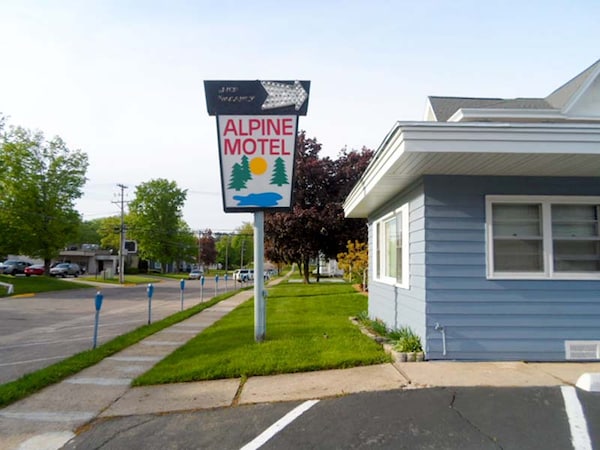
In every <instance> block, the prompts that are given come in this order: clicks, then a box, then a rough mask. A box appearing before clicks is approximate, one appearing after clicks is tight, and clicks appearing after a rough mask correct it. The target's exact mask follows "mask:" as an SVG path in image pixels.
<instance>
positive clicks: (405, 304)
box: [369, 185, 425, 342]
mask: <svg viewBox="0 0 600 450" xmlns="http://www.w3.org/2000/svg"><path fill="white" fill-rule="evenodd" d="M407 202H408V203H409V230H410V233H409V241H410V242H409V245H410V258H409V261H410V262H409V266H410V271H409V273H410V283H409V288H408V289H404V288H400V287H398V286H394V285H391V284H387V283H382V282H379V281H376V280H375V279H374V278H375V277H374V263H373V261H374V260H373V259H371V261H370V262H371V264H369V267H370V271H369V277H370V281H369V317H371V318H372V319H381V320H383V321H384V322H385V324H386V325H387V326H388V327H389V328H392V329H397V328H400V327H401V326H410V327H411V328H412V329H413V330H414V331H415V332H416V333H417V334H419V335H420V336H421V338H422V340H423V342H424V340H425V230H424V226H425V217H424V214H425V202H424V196H423V187H422V185H421V186H418V187H415V188H414V189H413V190H411V191H410V192H408V193H406V194H405V195H403V196H402V197H398V198H396V199H395V201H394V202H393V203H391V204H389V205H387V206H386V208H384V209H382V211H380V212H379V214H375V215H374V216H373V217H370V224H369V225H370V226H369V255H370V258H373V256H374V255H375V251H374V245H375V237H374V231H375V228H374V227H373V226H372V225H373V222H374V221H376V220H378V219H379V218H381V217H382V216H383V215H385V214H386V213H387V212H389V211H392V210H394V209H397V208H399V207H400V206H402V205H403V204H405V203H407Z"/></svg>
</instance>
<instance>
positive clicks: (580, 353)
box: [565, 341, 600, 360]
mask: <svg viewBox="0 0 600 450" xmlns="http://www.w3.org/2000/svg"><path fill="white" fill-rule="evenodd" d="M565 359H575V360H581V359H600V341H565Z"/></svg>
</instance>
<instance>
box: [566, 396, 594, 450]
mask: <svg viewBox="0 0 600 450" xmlns="http://www.w3.org/2000/svg"><path fill="white" fill-rule="evenodd" d="M560 390H561V392H562V395H563V399H564V402H565V410H566V411H567V418H568V419H569V427H570V428H571V443H572V444H573V449H574V450H592V441H591V440H590V435H589V433H588V428H587V422H586V420H585V415H584V414H583V408H582V407H581V404H580V403H579V398H577V391H576V390H575V388H574V387H572V386H561V388H560Z"/></svg>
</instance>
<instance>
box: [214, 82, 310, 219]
mask: <svg viewBox="0 0 600 450" xmlns="http://www.w3.org/2000/svg"><path fill="white" fill-rule="evenodd" d="M204 88H205V93H206V103H207V109H208V113H209V114H210V115H216V116H217V133H218V137H219V161H220V168H221V188H222V189H221V191H222V195H223V208H224V210H225V212H253V211H258V210H288V209H290V208H291V206H292V186H293V182H294V157H295V148H296V132H297V129H298V116H299V115H305V114H306V110H307V108H308V92H309V89H310V82H309V81H205V82H204Z"/></svg>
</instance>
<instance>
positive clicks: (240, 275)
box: [233, 269, 254, 283]
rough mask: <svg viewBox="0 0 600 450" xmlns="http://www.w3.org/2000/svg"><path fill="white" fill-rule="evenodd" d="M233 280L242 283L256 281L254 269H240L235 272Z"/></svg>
mask: <svg viewBox="0 0 600 450" xmlns="http://www.w3.org/2000/svg"><path fill="white" fill-rule="evenodd" d="M233 279H234V280H235V281H239V282H240V283H245V282H248V281H251V280H254V270H253V269H238V270H236V271H235V272H233Z"/></svg>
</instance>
